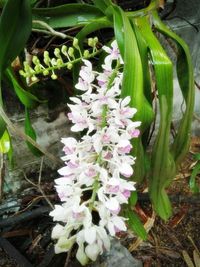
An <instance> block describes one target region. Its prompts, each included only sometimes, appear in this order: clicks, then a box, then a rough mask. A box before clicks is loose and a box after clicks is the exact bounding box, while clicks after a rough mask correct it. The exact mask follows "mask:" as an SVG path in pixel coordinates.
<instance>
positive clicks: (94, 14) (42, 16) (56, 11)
mask: <svg viewBox="0 0 200 267" xmlns="http://www.w3.org/2000/svg"><path fill="white" fill-rule="evenodd" d="M102 16H103V13H102V12H101V11H100V10H99V9H98V8H96V7H95V6H92V5H87V4H66V5H61V6H56V7H51V8H34V9H33V19H34V20H41V21H45V22H46V23H47V24H48V25H49V26H51V27H52V28H63V27H73V26H82V25H85V24H87V23H90V22H91V21H94V20H96V19H98V18H100V17H102ZM37 27H38V25H37ZM40 27H41V26H40Z"/></svg>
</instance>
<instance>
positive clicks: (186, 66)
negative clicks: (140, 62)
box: [152, 11, 195, 164]
mask: <svg viewBox="0 0 200 267" xmlns="http://www.w3.org/2000/svg"><path fill="white" fill-rule="evenodd" d="M152 15H153V16H152V18H153V23H154V25H155V27H156V29H157V30H158V31H160V32H161V33H163V34H164V35H166V36H167V37H169V38H171V39H172V40H173V41H174V42H175V43H176V44H177V47H178V58H177V76H178V80H179V84H180V88H181V92H182V94H183V97H184V100H185V104H186V109H185V111H184V112H183V117H182V120H181V122H180V125H179V128H178V130H177V134H176V137H175V140H174V143H173V146H172V153H173V155H174V157H175V160H176V163H177V164H179V163H181V162H182V159H183V158H184V156H185V155H186V153H187V152H188V150H189V144H190V137H191V124H192V116H193V110H194V94H195V88H194V76H193V66H192V59H191V55H190V51H189V48H188V46H187V44H186V43H185V42H184V41H183V40H182V39H181V38H180V37H179V36H177V35H176V34H175V33H174V32H172V31H171V30H170V29H168V28H167V26H166V25H165V24H164V23H163V22H162V21H161V20H160V18H159V16H158V14H157V12H156V11H154V12H153V13H152Z"/></svg>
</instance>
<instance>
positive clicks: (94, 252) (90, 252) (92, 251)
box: [85, 244, 101, 261]
mask: <svg viewBox="0 0 200 267" xmlns="http://www.w3.org/2000/svg"><path fill="white" fill-rule="evenodd" d="M100 251H101V249H100V248H99V246H98V245H97V244H93V245H87V247H86V248H85V253H86V255H87V256H88V258H90V259H91V260H92V261H96V259H97V257H98V255H99V253H100Z"/></svg>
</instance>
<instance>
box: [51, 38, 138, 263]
mask: <svg viewBox="0 0 200 267" xmlns="http://www.w3.org/2000/svg"><path fill="white" fill-rule="evenodd" d="M103 49H104V50H105V51H106V52H107V53H108V55H107V56H106V57H105V61H104V64H103V65H102V68H103V70H102V72H101V73H99V72H96V71H94V70H92V64H91V62H90V61H88V60H85V59H83V63H84V65H83V66H82V67H81V70H80V74H79V80H78V83H77V84H76V86H75V87H76V89H78V90H80V91H81V92H82V94H81V95H80V96H79V97H71V102H72V104H69V108H70V110H71V111H70V112H69V113H68V117H69V120H70V121H71V122H72V123H73V126H72V128H71V131H72V132H83V131H84V132H85V134H83V136H82V137H81V140H79V141H77V140H76V139H75V138H74V137H67V138H62V140H61V142H62V143H63V144H64V148H63V151H64V153H65V155H64V156H63V157H62V160H63V161H64V162H65V166H64V167H62V168H61V169H59V170H58V173H59V174H60V175H61V178H58V179H56V180H55V184H56V185H55V188H56V191H57V193H58V195H59V198H60V200H61V202H62V204H61V205H55V209H54V210H53V211H52V212H51V213H50V215H51V216H52V217H53V220H54V221H58V222H59V223H57V224H56V226H55V227H54V228H53V231H52V238H53V239H56V240H57V243H56V245H55V252H56V253H61V252H67V251H69V249H71V247H72V246H73V244H74V243H77V244H78V250H77V253H76V257H77V259H78V260H79V261H80V263H81V264H82V265H85V264H86V263H87V262H88V260H89V259H90V260H92V261H95V260H96V258H97V256H98V255H99V254H101V253H102V252H103V251H104V249H106V250H109V249H110V237H114V236H116V234H117V233H118V232H119V231H126V229H127V227H126V220H127V219H126V218H124V217H123V216H121V215H120V211H121V208H122V205H123V204H127V203H128V199H129V197H130V195H131V192H132V191H134V190H135V186H134V184H135V183H134V182H132V181H129V180H128V178H129V177H131V176H132V174H133V167H132V165H133V164H134V162H135V158H134V157H133V156H132V155H130V151H131V149H132V144H131V139H132V138H137V137H138V136H139V133H140V131H139V129H138V127H139V126H140V124H141V122H140V121H133V120H132V119H133V116H134V115H135V113H136V111H137V110H136V109H135V108H131V107H129V105H128V104H129V102H130V97H128V96H127V97H125V98H124V99H122V98H120V94H121V84H122V78H123V73H122V72H121V71H120V66H121V65H122V64H123V60H122V58H121V56H120V53H119V49H118V47H117V42H116V41H114V42H113V43H112V44H111V48H109V47H106V46H104V47H103ZM88 192H89V194H88ZM97 214H98V216H97Z"/></svg>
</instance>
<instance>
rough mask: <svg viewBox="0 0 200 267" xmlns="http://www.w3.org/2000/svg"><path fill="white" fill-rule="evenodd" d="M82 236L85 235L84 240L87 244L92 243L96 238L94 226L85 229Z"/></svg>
mask: <svg viewBox="0 0 200 267" xmlns="http://www.w3.org/2000/svg"><path fill="white" fill-rule="evenodd" d="M84 236H85V241H86V242H87V243H88V244H92V243H94V242H95V240H96V229H95V228H94V227H91V228H87V229H85V230H84Z"/></svg>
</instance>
